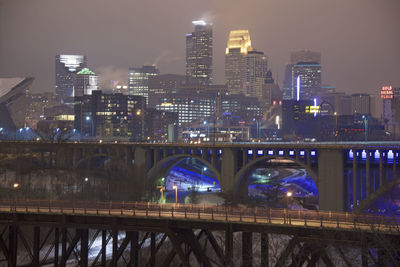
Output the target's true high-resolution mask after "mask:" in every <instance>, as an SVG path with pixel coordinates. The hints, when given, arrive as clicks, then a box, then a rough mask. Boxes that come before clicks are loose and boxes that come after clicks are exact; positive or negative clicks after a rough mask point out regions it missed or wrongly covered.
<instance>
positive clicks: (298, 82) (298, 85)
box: [296, 76, 300, 101]
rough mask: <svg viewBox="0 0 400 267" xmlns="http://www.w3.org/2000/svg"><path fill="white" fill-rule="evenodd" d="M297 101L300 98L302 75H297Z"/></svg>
mask: <svg viewBox="0 0 400 267" xmlns="http://www.w3.org/2000/svg"><path fill="white" fill-rule="evenodd" d="M296 99H297V101H299V100H300V76H297V95H296Z"/></svg>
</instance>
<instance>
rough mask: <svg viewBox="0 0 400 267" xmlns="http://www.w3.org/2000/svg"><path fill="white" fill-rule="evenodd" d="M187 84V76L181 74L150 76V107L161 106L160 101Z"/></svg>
mask: <svg viewBox="0 0 400 267" xmlns="http://www.w3.org/2000/svg"><path fill="white" fill-rule="evenodd" d="M185 83H186V77H185V75H179V74H160V75H153V76H149V101H148V106H149V107H151V108H155V107H156V105H157V104H160V99H161V98H162V97H163V96H164V95H165V94H167V93H168V92H171V91H173V90H177V89H178V88H180V87H182V86H184V85H185Z"/></svg>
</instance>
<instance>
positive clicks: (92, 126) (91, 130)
mask: <svg viewBox="0 0 400 267" xmlns="http://www.w3.org/2000/svg"><path fill="white" fill-rule="evenodd" d="M86 121H87V122H89V121H90V122H91V127H90V136H93V135H94V134H93V130H94V129H93V128H94V123H93V119H92V118H91V117H90V116H86Z"/></svg>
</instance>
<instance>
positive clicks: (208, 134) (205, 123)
mask: <svg viewBox="0 0 400 267" xmlns="http://www.w3.org/2000/svg"><path fill="white" fill-rule="evenodd" d="M203 125H207V139H208V142H210V141H211V138H210V125H209V124H207V121H203Z"/></svg>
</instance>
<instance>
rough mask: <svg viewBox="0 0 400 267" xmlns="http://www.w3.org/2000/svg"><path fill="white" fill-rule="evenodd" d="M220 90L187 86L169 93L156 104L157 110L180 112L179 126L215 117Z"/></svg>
mask: <svg viewBox="0 0 400 267" xmlns="http://www.w3.org/2000/svg"><path fill="white" fill-rule="evenodd" d="M216 99H218V92H217V91H214V90H207V91H206V90H196V89H195V88H192V89H190V88H185V89H181V90H178V91H173V92H170V93H168V94H167V95H165V96H164V98H162V99H161V103H160V104H158V105H157V106H156V109H157V110H163V111H169V112H176V113H178V116H179V118H178V121H179V126H181V125H184V124H188V123H191V122H193V121H196V120H199V121H203V120H208V119H209V118H215V113H216V105H217V104H216V102H217V100H216Z"/></svg>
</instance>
